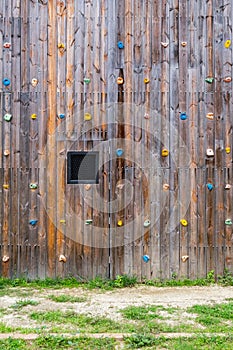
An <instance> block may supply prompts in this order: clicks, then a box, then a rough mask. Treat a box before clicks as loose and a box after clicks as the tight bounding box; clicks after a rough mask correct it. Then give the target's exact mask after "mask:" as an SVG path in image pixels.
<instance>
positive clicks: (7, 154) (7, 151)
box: [4, 149, 10, 157]
mask: <svg viewBox="0 0 233 350" xmlns="http://www.w3.org/2000/svg"><path fill="white" fill-rule="evenodd" d="M9 155H10V151H9V150H8V149H6V150H5V151H4V156H5V157H8V156H9Z"/></svg>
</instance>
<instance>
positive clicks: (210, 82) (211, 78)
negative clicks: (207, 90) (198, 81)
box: [205, 77, 214, 84]
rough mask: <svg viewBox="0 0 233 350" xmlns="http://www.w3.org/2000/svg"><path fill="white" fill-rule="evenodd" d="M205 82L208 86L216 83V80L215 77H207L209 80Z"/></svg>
mask: <svg viewBox="0 0 233 350" xmlns="http://www.w3.org/2000/svg"><path fill="white" fill-rule="evenodd" d="M205 81H206V83H208V84H212V83H213V81H214V78H213V77H207V78H206V79H205Z"/></svg>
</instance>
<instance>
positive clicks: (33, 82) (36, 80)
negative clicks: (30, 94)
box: [32, 78, 38, 87]
mask: <svg viewBox="0 0 233 350" xmlns="http://www.w3.org/2000/svg"><path fill="white" fill-rule="evenodd" d="M37 84H38V79H36V78H33V79H32V86H33V87H36V85H37Z"/></svg>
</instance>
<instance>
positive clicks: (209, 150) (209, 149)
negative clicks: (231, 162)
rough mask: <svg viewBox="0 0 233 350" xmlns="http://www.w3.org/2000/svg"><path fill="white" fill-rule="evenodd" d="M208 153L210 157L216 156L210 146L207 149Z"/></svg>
mask: <svg viewBox="0 0 233 350" xmlns="http://www.w3.org/2000/svg"><path fill="white" fill-rule="evenodd" d="M206 155H207V156H208V157H213V156H214V151H213V150H212V148H208V149H207V150H206Z"/></svg>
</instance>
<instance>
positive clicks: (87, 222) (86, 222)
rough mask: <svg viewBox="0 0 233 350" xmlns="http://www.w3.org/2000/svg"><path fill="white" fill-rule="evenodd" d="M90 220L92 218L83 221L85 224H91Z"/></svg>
mask: <svg viewBox="0 0 233 350" xmlns="http://www.w3.org/2000/svg"><path fill="white" fill-rule="evenodd" d="M92 222H93V220H92V219H87V220H86V221H85V224H86V225H91V224H92Z"/></svg>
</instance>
